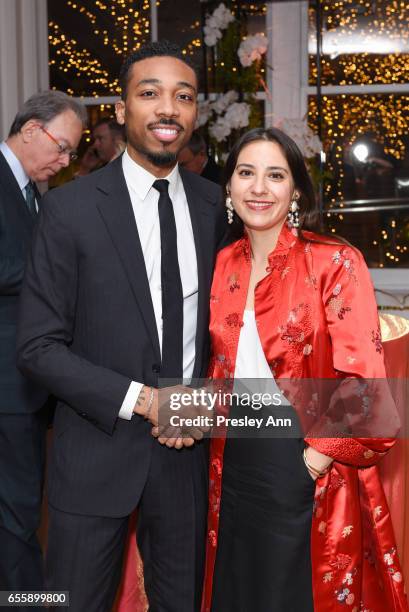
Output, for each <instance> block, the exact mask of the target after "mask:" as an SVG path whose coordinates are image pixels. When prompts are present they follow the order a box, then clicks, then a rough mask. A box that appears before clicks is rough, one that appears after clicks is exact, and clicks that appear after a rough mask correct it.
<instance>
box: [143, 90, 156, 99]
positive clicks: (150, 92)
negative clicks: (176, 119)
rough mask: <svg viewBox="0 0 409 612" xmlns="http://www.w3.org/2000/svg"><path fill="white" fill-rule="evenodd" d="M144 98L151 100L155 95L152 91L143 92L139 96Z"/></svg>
mask: <svg viewBox="0 0 409 612" xmlns="http://www.w3.org/2000/svg"><path fill="white" fill-rule="evenodd" d="M141 95H142V96H143V97H144V98H151V97H153V96H154V95H156V94H155V92H154V91H143V92H142V94H141Z"/></svg>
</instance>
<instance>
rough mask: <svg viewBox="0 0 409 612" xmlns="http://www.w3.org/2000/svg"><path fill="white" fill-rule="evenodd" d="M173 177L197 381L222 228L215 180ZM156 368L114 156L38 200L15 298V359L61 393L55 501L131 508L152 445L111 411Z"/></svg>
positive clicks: (139, 425)
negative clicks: (179, 200) (178, 192)
mask: <svg viewBox="0 0 409 612" xmlns="http://www.w3.org/2000/svg"><path fill="white" fill-rule="evenodd" d="M181 176H182V180H183V184H184V188H185V192H186V196H187V201H188V205H189V210H190V216H191V220H192V227H193V233H194V240H195V246H196V254H197V264H198V280H199V296H198V315H197V334H196V361H195V366H194V373H193V375H194V377H196V376H197V377H201V376H205V374H206V369H207V360H208V352H209V345H208V342H209V341H208V312H209V292H210V286H211V280H212V272H213V265H214V258H215V253H216V247H217V244H218V242H219V240H220V238H221V234H222V233H223V231H224V227H225V224H224V215H223V207H222V206H220V190H219V188H218V187H217V186H216V185H214V184H212V183H210V182H209V181H206V180H204V179H202V178H200V177H199V176H197V175H195V174H191V173H189V172H186V171H181ZM160 364H161V358H160V348H159V340H158V334H157V329H156V323H155V317H154V311H153V306H152V300H151V295H150V290H149V283H148V279H147V275H146V271H145V263H144V258H143V254H142V249H141V245H140V241H139V237H138V231H137V227H136V222H135V218H134V213H133V210H132V204H131V200H130V197H129V193H128V190H127V187H126V183H125V179H124V175H123V171H122V159H121V158H118V159H117V160H115V161H113V162H112V163H111V164H109V165H107V166H105V167H104V168H102V169H101V170H99V171H97V172H94V173H92V174H91V175H89V176H87V177H84V178H82V179H78V180H76V181H73V182H71V183H68V184H67V185H65V186H63V187H61V188H58V189H55V190H52V191H51V192H48V193H47V195H46V196H45V197H44V198H43V200H42V207H41V214H40V218H39V223H38V226H37V231H36V236H35V239H34V242H33V249H32V254H31V257H30V258H29V260H28V265H27V273H26V279H25V284H24V288H23V292H22V296H21V317H20V327H19V339H18V365H19V367H20V369H21V371H22V372H23V373H24V374H26V375H27V376H30V377H32V378H33V379H34V380H35V381H36V382H37V383H40V384H42V385H44V386H45V387H47V388H48V389H49V390H50V391H51V392H52V393H53V394H54V395H55V396H57V397H58V398H59V400H60V402H59V404H58V406H57V412H56V416H55V422H54V432H55V436H54V439H55V444H54V455H53V459H54V460H53V461H52V465H51V466H50V482H49V498H50V501H51V503H52V504H54V505H55V506H56V507H58V508H61V509H62V510H66V511H70V512H79V513H84V514H103V515H104V516H124V515H125V514H127V513H129V512H130V511H132V510H133V508H134V507H135V506H136V504H137V502H138V499H139V496H140V493H141V491H142V489H143V486H144V483H145V480H146V474H147V471H148V467H149V458H150V452H151V446H152V443H155V444H157V442H156V441H155V440H153V439H152V436H151V435H150V430H151V426H150V424H148V423H146V422H145V421H144V419H143V418H141V417H139V416H133V418H132V420H131V421H126V420H123V419H119V418H118V412H119V409H120V407H121V405H122V402H123V400H124V397H125V394H126V392H127V390H128V387H129V384H130V382H131V380H136V381H138V382H143V383H145V384H147V385H151V386H157V385H158V376H160ZM175 452H176V451H175ZM183 452H184V451H183Z"/></svg>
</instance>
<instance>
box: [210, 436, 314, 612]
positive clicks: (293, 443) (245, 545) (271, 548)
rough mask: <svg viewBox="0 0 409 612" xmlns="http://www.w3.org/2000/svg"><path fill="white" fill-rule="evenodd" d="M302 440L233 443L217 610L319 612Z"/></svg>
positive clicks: (226, 472) (228, 454) (216, 580)
mask: <svg viewBox="0 0 409 612" xmlns="http://www.w3.org/2000/svg"><path fill="white" fill-rule="evenodd" d="M303 448H304V442H303V439H302V438H266V437H264V436H263V433H261V434H259V435H258V437H252V438H247V439H243V438H241V439H234V438H229V437H228V438H227V440H226V447H225V452H224V463H223V480H222V497H221V507H220V523H219V533H218V548H217V557H216V565H215V571H214V577H213V597H212V608H211V609H212V612H311V611H313V609H314V608H313V603H312V581H311V559H310V535H311V519H312V508H313V497H314V488H315V484H314V481H313V480H312V478H311V476H310V475H309V473H308V471H307V469H306V467H305V464H304V461H303V458H302V451H303Z"/></svg>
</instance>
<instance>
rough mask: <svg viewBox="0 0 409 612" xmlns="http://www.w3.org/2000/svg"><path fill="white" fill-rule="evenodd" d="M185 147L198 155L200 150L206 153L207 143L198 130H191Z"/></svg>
mask: <svg viewBox="0 0 409 612" xmlns="http://www.w3.org/2000/svg"><path fill="white" fill-rule="evenodd" d="M186 146H187V148H188V149H189V151H190V152H191V153H193V155H198V154H199V153H201V152H202V151H204V152H205V153H206V154H207V144H206V141H205V139H204V138H203V136H202V135H201V134H200V132H197V131H195V132H192V135H191V137H190V140H189V142H188V143H187V144H186Z"/></svg>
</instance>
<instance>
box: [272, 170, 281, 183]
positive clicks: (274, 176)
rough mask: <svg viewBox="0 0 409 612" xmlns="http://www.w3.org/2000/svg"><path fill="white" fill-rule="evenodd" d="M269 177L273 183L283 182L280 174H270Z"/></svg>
mask: <svg viewBox="0 0 409 612" xmlns="http://www.w3.org/2000/svg"><path fill="white" fill-rule="evenodd" d="M270 177H271V178H272V179H274V180H275V181H281V180H283V178H284V175H283V174H281V172H273V173H272V174H270Z"/></svg>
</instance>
